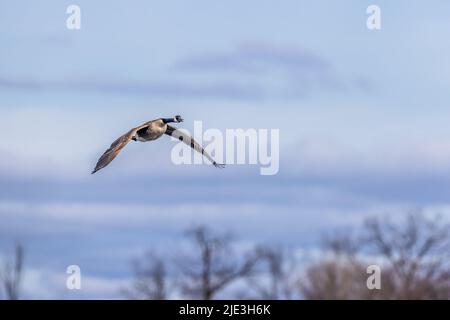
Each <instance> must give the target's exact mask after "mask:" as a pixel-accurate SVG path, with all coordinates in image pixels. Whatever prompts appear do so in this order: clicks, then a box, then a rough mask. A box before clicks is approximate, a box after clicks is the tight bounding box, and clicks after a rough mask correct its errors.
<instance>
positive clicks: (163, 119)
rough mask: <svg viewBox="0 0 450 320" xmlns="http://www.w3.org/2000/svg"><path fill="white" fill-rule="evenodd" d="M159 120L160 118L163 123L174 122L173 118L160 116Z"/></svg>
mask: <svg viewBox="0 0 450 320" xmlns="http://www.w3.org/2000/svg"><path fill="white" fill-rule="evenodd" d="M161 120H162V121H163V122H164V123H171V122H175V120H174V118H161Z"/></svg>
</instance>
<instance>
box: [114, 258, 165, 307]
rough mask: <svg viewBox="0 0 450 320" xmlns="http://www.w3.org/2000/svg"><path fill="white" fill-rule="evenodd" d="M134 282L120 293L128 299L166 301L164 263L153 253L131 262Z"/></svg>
mask: <svg viewBox="0 0 450 320" xmlns="http://www.w3.org/2000/svg"><path fill="white" fill-rule="evenodd" d="M133 271H134V282H133V284H132V286H131V287H130V288H125V289H123V290H122V293H123V294H124V295H125V296H126V297H128V298H130V299H147V300H165V299H167V294H168V293H167V289H168V288H167V267H166V263H165V262H164V261H163V259H162V258H160V257H159V256H158V255H157V254H155V253H154V252H148V253H147V254H146V255H145V256H144V258H143V259H140V260H136V261H134V262H133Z"/></svg>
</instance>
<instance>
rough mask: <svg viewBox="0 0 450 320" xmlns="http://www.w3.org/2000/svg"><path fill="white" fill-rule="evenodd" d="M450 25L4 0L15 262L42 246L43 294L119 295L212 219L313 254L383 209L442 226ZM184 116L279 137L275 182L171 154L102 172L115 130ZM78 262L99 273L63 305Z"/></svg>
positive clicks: (198, 4)
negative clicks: (160, 250) (98, 164)
mask: <svg viewBox="0 0 450 320" xmlns="http://www.w3.org/2000/svg"><path fill="white" fill-rule="evenodd" d="M69 4H78V5H79V6H80V7H81V13H82V22H81V23H82V28H81V30H79V31H69V30H67V29H66V27H65V20H66V17H67V14H66V13H65V10H66V7H67V6H68V5H69ZM369 4H378V5H379V6H380V7H381V12H382V30H380V31H369V30H368V29H367V28H366V18H367V15H366V8H367V6H368V5H369ZM449 13H450V3H449V2H448V1H432V3H430V2H425V1H420V2H419V1H416V2H413V3H412V2H411V1H376V2H373V1H359V0H352V1H339V2H338V1H334V2H332V1H298V0H295V1H294V0H292V1H282V2H280V1H273V0H270V1H269V0H267V1H264V0H258V1H256V0H255V1H253V0H252V1H206V0H202V1H181V0H180V1H159V2H156V1H50V0H48V1H39V2H38V1H22V0H19V1H4V0H1V1H0V43H1V44H0V114H1V117H0V128H1V129H0V130H1V131H0V132H1V135H2V139H1V140H0V216H1V217H2V224H1V225H0V250H1V251H0V252H2V253H5V252H7V249H8V248H9V247H11V245H12V243H14V241H22V242H24V243H25V245H26V246H27V248H28V251H29V252H28V254H29V257H28V260H27V262H28V267H29V275H28V280H27V284H26V289H27V291H28V295H29V296H33V297H38V296H46V297H55V296H62V297H65V298H77V297H88V298H95V297H99V298H109V297H117V294H118V292H117V290H116V288H117V286H118V285H119V284H120V283H121V281H126V280H127V279H128V277H129V276H130V272H129V271H130V268H129V261H130V260H131V259H132V258H134V257H135V256H136V255H138V254H139V253H140V252H142V251H144V250H145V248H149V247H152V246H155V247H161V246H163V247H164V246H168V247H171V246H175V245H176V243H177V242H178V241H180V231H181V230H183V229H185V228H186V227H189V226H190V225H192V224H196V223H200V222H206V223H208V224H210V225H213V226H217V227H218V228H219V229H231V230H234V231H235V232H236V233H237V234H239V235H240V238H241V240H242V241H243V242H266V243H280V244H284V245H287V246H291V247H295V248H303V249H304V248H309V247H312V246H314V245H315V244H316V243H317V240H318V238H319V236H320V234H321V233H322V232H324V231H326V230H330V229H334V228H338V227H341V226H346V225H355V224H357V223H359V222H360V221H361V220H362V219H363V218H364V217H366V216H367V215H370V214H383V213H388V214H401V213H402V212H404V211H405V210H407V209H410V208H416V207H422V208H424V209H425V210H427V211H430V212H435V211H440V212H443V213H445V214H447V212H448V206H449V204H450V203H449V202H448V192H449V189H450V184H449V182H448V175H449V173H450V142H449V139H448V138H449V137H450V126H449V125H448V123H447V122H448V119H449V117H450V109H449V105H448V104H449V87H450V72H449V71H450V59H449V57H450V43H449V42H448V40H447V38H448V34H449V33H450V20H449V19H448V14H449ZM174 114H181V115H183V117H184V118H185V120H186V122H185V123H183V127H185V128H188V129H192V128H193V121H194V120H203V124H204V127H205V128H208V127H209V128H219V129H221V130H224V129H227V128H239V127H241V128H267V129H270V128H278V129H280V139H281V141H280V142H281V151H280V152H281V165H280V173H279V174H278V175H277V176H273V177H262V176H259V168H258V167H255V166H228V167H227V168H226V169H225V170H222V171H218V170H214V169H213V168H211V167H206V166H205V167H198V166H196V167H190V166H181V167H177V166H174V165H173V164H172V163H171V162H170V150H171V147H172V142H170V141H169V140H165V141H163V140H161V141H157V142H154V143H152V144H148V145H137V144H134V145H130V146H129V147H127V150H126V151H125V152H124V153H123V154H122V155H121V157H120V158H119V159H117V160H116V161H115V162H114V163H113V164H112V165H111V167H109V168H108V170H105V171H104V172H101V174H99V175H96V176H91V175H90V174H89V173H90V171H91V169H92V167H93V165H94V163H95V161H96V159H97V158H98V156H99V155H100V154H101V152H103V151H104V149H105V148H106V147H107V146H108V145H109V143H111V142H112V140H114V139H115V138H116V137H117V136H118V135H120V134H122V133H123V132H124V131H126V130H127V129H128V128H130V127H131V126H134V125H136V124H139V123H141V122H143V121H145V120H149V119H152V118H156V117H160V116H172V115H174ZM161 211H163V212H164V214H161ZM237 221H239V223H238V222H237ZM69 264H79V265H80V266H81V267H82V270H84V272H85V274H86V276H87V277H89V279H90V280H89V281H90V282H89V283H90V284H89V285H87V288H86V289H85V290H83V292H78V293H73V292H67V291H65V289H64V271H65V267H66V266H67V265H69ZM48 279H52V280H48Z"/></svg>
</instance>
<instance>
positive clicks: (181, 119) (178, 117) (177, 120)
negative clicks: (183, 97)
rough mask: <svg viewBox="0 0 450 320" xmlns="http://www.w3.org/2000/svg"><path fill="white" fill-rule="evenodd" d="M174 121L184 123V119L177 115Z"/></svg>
mask: <svg viewBox="0 0 450 320" xmlns="http://www.w3.org/2000/svg"><path fill="white" fill-rule="evenodd" d="M173 120H174V122H183V118H181V116H179V115H176V116H175V117H174V118H173Z"/></svg>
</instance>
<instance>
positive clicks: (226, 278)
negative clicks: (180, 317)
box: [178, 226, 257, 300]
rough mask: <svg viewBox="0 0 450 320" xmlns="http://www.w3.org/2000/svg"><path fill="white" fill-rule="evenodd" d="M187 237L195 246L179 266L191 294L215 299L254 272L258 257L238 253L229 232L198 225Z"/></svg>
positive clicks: (183, 290) (189, 295)
mask: <svg viewBox="0 0 450 320" xmlns="http://www.w3.org/2000/svg"><path fill="white" fill-rule="evenodd" d="M187 237H188V238H189V239H190V240H191V242H192V244H193V245H194V251H193V254H188V255H187V256H184V257H183V260H182V261H179V263H178V265H179V269H180V272H181V276H182V280H181V289H182V292H183V293H184V294H186V295H187V296H188V297H191V298H197V299H198V298H200V299H204V300H210V299H213V298H215V297H216V296H217V294H218V293H219V292H221V291H222V290H224V289H225V288H226V287H227V286H228V285H230V284H231V283H232V282H235V281H237V280H240V279H243V278H244V277H245V276H247V275H248V274H249V273H250V272H252V270H253V267H254V265H255V263H256V259H257V258H256V256H255V255H254V254H246V255H243V256H241V257H239V256H238V255H236V253H235V251H234V250H233V247H232V242H231V237H230V236H229V235H226V234H223V235H221V234H215V233H214V232H213V231H212V230H211V229H208V228H207V227H205V226H199V227H196V228H193V229H191V230H189V231H188V232H187Z"/></svg>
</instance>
